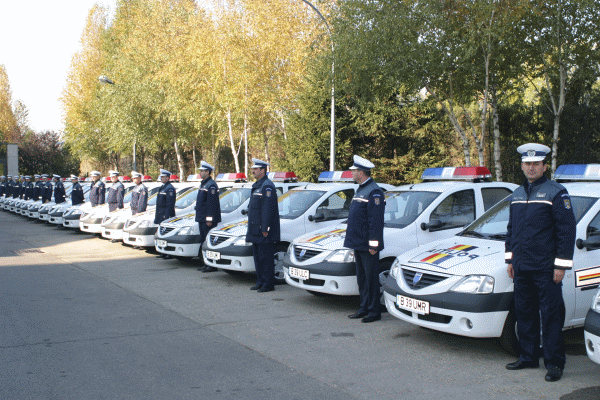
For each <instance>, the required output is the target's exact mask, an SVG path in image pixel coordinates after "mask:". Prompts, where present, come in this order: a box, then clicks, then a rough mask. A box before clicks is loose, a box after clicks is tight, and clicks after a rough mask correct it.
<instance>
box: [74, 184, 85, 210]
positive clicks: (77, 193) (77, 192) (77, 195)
mask: <svg viewBox="0 0 600 400" xmlns="http://www.w3.org/2000/svg"><path fill="white" fill-rule="evenodd" d="M84 201H85V200H84V199H83V188H82V187H81V184H80V183H79V182H75V184H74V185H73V190H72V191H71V205H74V206H76V205H77V204H81V203H83V202H84Z"/></svg>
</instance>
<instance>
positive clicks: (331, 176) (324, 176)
mask: <svg viewBox="0 0 600 400" xmlns="http://www.w3.org/2000/svg"><path fill="white" fill-rule="evenodd" d="M319 182H354V179H352V171H323V172H321V174H320V175H319Z"/></svg>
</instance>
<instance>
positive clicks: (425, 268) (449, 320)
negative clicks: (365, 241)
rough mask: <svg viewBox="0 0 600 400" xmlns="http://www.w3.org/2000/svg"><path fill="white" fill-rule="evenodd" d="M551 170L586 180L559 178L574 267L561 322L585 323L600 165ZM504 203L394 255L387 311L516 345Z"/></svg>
mask: <svg viewBox="0 0 600 400" xmlns="http://www.w3.org/2000/svg"><path fill="white" fill-rule="evenodd" d="M555 176H556V177H557V178H558V179H560V180H561V181H564V180H570V181H583V182H570V183H563V185H564V186H565V187H566V188H567V190H568V192H569V195H570V197H571V204H572V206H573V211H574V212H575V218H576V220H577V238H578V240H577V248H576V249H575V253H574V259H573V264H574V267H573V269H572V270H570V271H567V272H566V274H565V277H564V280H563V297H564V301H565V307H566V318H565V325H564V326H565V328H572V327H577V326H582V325H583V324H584V319H585V315H586V312H587V310H588V309H589V307H590V304H591V301H592V297H593V295H594V291H593V290H589V287H590V284H591V283H592V282H593V281H592V280H591V279H592V278H593V279H595V276H597V275H598V272H600V271H599V269H600V268H599V267H598V260H599V256H600V246H598V245H597V244H596V245H594V240H590V239H593V238H594V236H596V235H598V234H600V202H599V201H598V198H599V197H600V182H599V181H600V165H599V164H594V165H563V166H560V167H559V168H558V169H557V170H556V173H555ZM593 181H595V182H593ZM509 206H510V203H509V201H508V200H503V201H501V202H500V203H498V204H497V205H495V206H494V207H492V209H490V210H489V211H488V212H486V213H485V214H484V215H483V216H481V217H480V218H478V219H477V220H476V221H475V222H473V223H472V224H471V225H469V226H468V227H467V228H466V229H465V230H464V231H462V232H460V233H459V234H457V235H456V236H453V237H451V238H449V239H445V240H441V241H436V242H432V243H429V244H428V245H426V246H421V247H419V248H416V249H414V250H411V251H408V252H407V253H404V254H402V255H400V256H398V257H397V258H396V260H395V261H394V263H393V264H392V268H391V270H390V274H389V277H388V279H387V280H386V281H385V284H384V288H383V289H384V298H385V305H386V308H387V309H388V311H389V312H390V314H391V315H393V316H395V317H397V318H399V319H401V320H403V321H406V322H410V323H412V324H416V325H420V326H423V327H426V328H429V329H435V330H439V331H443V332H447V333H453V334H457V335H462V336H471V337H497V338H500V344H501V345H502V347H503V348H505V349H506V350H507V351H509V352H513V353H514V352H515V351H516V346H517V337H516V329H515V317H514V310H513V309H514V306H513V305H512V303H513V281H512V279H510V278H509V277H508V273H507V271H506V264H505V261H504V239H505V236H506V228H507V224H508V216H509ZM596 243H597V241H596ZM597 283H598V281H595V283H594V284H597Z"/></svg>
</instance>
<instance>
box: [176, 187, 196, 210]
mask: <svg viewBox="0 0 600 400" xmlns="http://www.w3.org/2000/svg"><path fill="white" fill-rule="evenodd" d="M197 198H198V189H193V190H189V191H187V192H185V193H183V194H182V195H180V196H179V197H178V198H177V201H176V202H175V208H178V209H182V208H186V207H189V206H191V205H192V204H194V203H195V202H196V199H197Z"/></svg>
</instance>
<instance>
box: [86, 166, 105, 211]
mask: <svg viewBox="0 0 600 400" xmlns="http://www.w3.org/2000/svg"><path fill="white" fill-rule="evenodd" d="M90 176H91V177H92V186H91V187H90V203H91V205H92V207H96V206H97V205H100V204H104V201H105V200H106V185H104V182H102V179H100V172H99V171H92V172H90Z"/></svg>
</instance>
